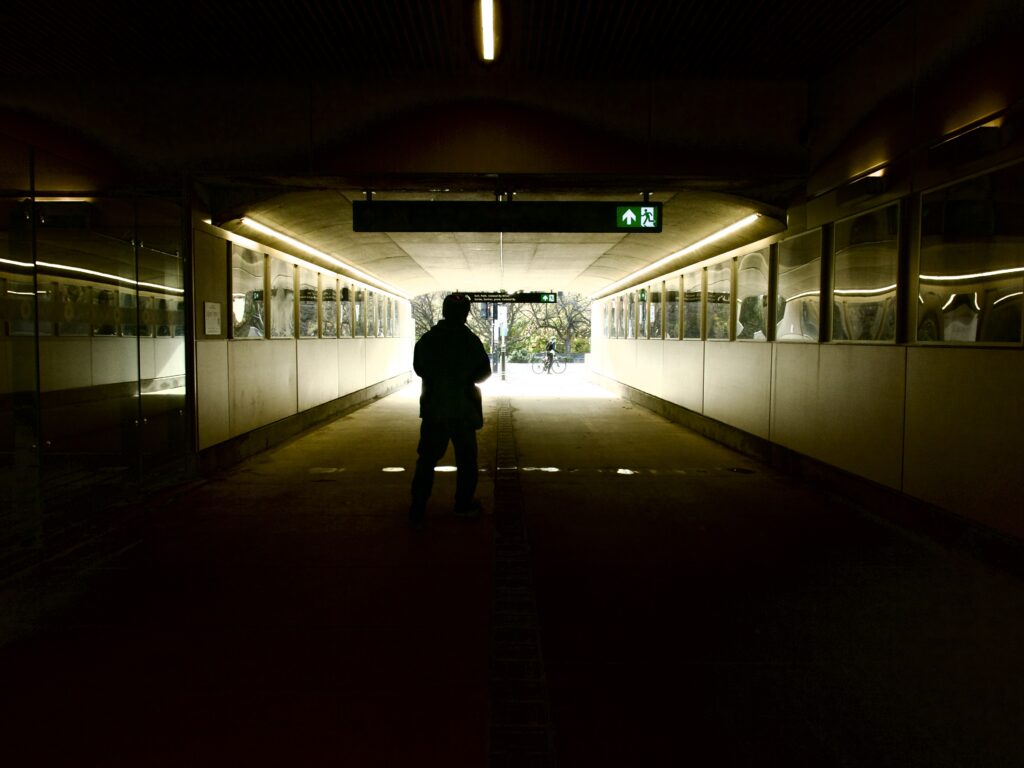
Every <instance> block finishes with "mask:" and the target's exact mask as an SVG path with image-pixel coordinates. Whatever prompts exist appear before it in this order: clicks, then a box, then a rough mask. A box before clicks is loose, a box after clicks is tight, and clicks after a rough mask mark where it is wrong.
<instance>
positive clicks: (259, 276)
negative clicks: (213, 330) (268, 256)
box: [231, 245, 265, 339]
mask: <svg viewBox="0 0 1024 768" xmlns="http://www.w3.org/2000/svg"><path fill="white" fill-rule="evenodd" d="M264 261H265V259H264V257H263V254H262V253H257V252H256V251H250V250H249V249H248V248H242V247H241V246H240V245H232V246H231V318H232V332H231V337H232V338H234V339H262V338H263V334H264V331H263V329H264V314H263V267H264Z"/></svg>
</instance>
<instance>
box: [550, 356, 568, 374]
mask: <svg viewBox="0 0 1024 768" xmlns="http://www.w3.org/2000/svg"><path fill="white" fill-rule="evenodd" d="M551 370H552V371H554V372H555V373H562V372H563V371H564V370H565V360H562V359H561V358H560V357H556V358H555V361H554V362H553V363H551Z"/></svg>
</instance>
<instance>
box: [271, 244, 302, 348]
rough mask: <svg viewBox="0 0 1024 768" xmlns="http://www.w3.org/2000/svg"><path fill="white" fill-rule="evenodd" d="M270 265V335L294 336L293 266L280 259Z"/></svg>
mask: <svg viewBox="0 0 1024 768" xmlns="http://www.w3.org/2000/svg"><path fill="white" fill-rule="evenodd" d="M267 263H268V264H269V266H270V337H271V338H272V339H291V338H295V267H294V266H292V265H291V264H289V263H288V262H286V261H282V260H281V259H275V258H270V259H267Z"/></svg>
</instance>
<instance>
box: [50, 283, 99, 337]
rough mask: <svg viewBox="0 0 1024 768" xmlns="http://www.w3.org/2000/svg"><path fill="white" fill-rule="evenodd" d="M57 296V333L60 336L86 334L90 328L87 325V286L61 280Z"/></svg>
mask: <svg viewBox="0 0 1024 768" xmlns="http://www.w3.org/2000/svg"><path fill="white" fill-rule="evenodd" d="M59 297H60V298H59V303H60V310H59V313H60V317H59V318H58V321H57V333H58V334H59V335H61V336H88V335H89V332H90V331H91V330H92V328H91V326H90V325H89V304H90V298H91V297H90V295H89V286H88V285H85V284H82V283H79V282H77V281H76V282H70V281H67V280H62V281H61V283H60V286H59Z"/></svg>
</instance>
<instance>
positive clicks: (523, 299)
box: [463, 291, 558, 304]
mask: <svg viewBox="0 0 1024 768" xmlns="http://www.w3.org/2000/svg"><path fill="white" fill-rule="evenodd" d="M463 295H465V296H466V297H467V298H468V299H469V300H470V301H471V302H473V303H477V304H480V303H484V302H492V303H495V304H557V303H558V293H556V292H554V291H547V292H545V291H519V292H518V293H505V292H504V291H465V292H463Z"/></svg>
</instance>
